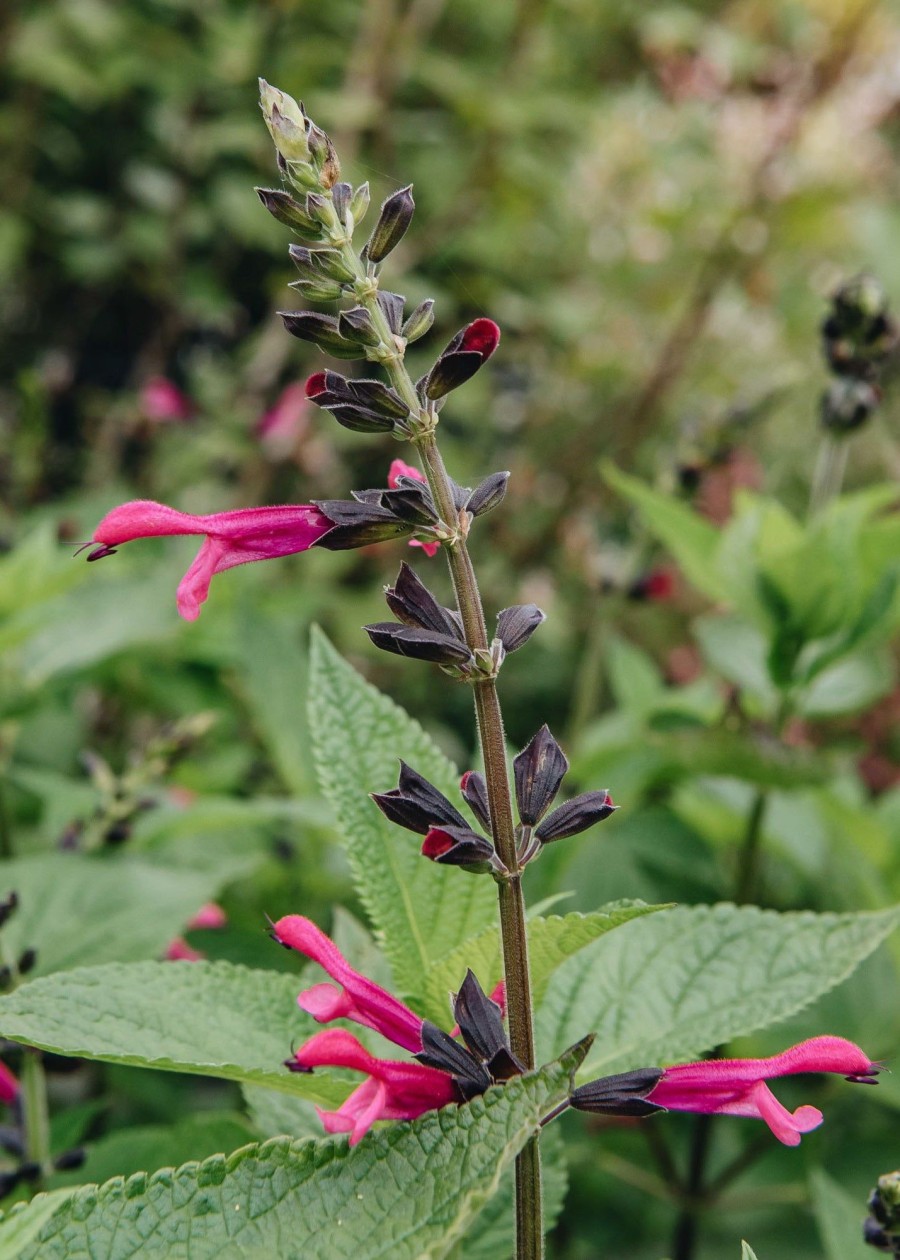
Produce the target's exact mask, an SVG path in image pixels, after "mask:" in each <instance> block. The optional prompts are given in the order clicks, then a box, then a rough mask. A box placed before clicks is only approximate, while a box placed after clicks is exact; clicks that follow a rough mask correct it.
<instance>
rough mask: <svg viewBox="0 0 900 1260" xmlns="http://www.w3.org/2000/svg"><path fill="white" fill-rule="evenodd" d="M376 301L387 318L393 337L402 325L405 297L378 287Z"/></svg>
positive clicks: (398, 333) (397, 334) (397, 333)
mask: <svg viewBox="0 0 900 1260" xmlns="http://www.w3.org/2000/svg"><path fill="white" fill-rule="evenodd" d="M376 301H377V302H378V305H379V306H380V307H381V311H382V314H383V315H384V318H385V319H386V320H387V323H388V328H390V330H391V332H392V333H393V334H394V336H395V337H397V336H399V335H400V329H401V327H402V326H403V307H404V306H405V305H406V298H405V297H402V296H401V295H400V294H399V293H391V291H390V290H389V289H379V290H378V296H377V298H376Z"/></svg>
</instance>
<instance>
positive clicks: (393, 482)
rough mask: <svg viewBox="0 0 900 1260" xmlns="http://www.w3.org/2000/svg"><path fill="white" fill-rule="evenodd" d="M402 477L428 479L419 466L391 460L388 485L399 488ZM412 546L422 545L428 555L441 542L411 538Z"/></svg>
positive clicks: (416, 479)
mask: <svg viewBox="0 0 900 1260" xmlns="http://www.w3.org/2000/svg"><path fill="white" fill-rule="evenodd" d="M400 477H412V479H413V481H427V478H426V477H425V475H424V473H421V472H419V470H418V468H414V467H413V465H412V464H405V463H404V462H403V460H402V459H395V460H392V461H391V467H390V470H389V472H388V485H389V486H390V488H391V489H392V490H396V489H397V482H398V480H399V479H400ZM409 545H410V547H421V548H422V550H423V551H424V552H425V554H426V556H433V555H435V553H436V552H437V551H438V550H439V548H440V545H441V544H440V543H436V542H434V543H429V542H419V540H418V538H411V539H410V540H409Z"/></svg>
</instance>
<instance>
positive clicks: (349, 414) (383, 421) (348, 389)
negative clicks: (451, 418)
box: [306, 372, 409, 433]
mask: <svg viewBox="0 0 900 1260" xmlns="http://www.w3.org/2000/svg"><path fill="white" fill-rule="evenodd" d="M306 396H307V398H309V399H310V400H311V401H312V402H314V403H315V404H316V406H317V407H321V408H323V410H325V411H330V412H331V413H332V415H333V416H334V418H335V420H337V422H338V424H342V425H343V426H344V428H345V429H352V430H354V432H357V433H390V432H392V431H393V430H394V429H395V428H399V429H402V428H403V424H404V422H405V420H406V419H407V417H408V416H409V408H408V407H407V406H406V404H405V403H404V402H403V400H402V399H401V398H400V395H399V394H397V393H396V392H395V391H394V390H393V389H391V388H390V386H388V385H383V384H382V382H381V381H376V380H367V379H363V380H358V381H351V380H348V379H347V377H346V376H341V374H340V373H339V372H315V373H314V374H313V375H312V376H311V377H310V378H309V379H308V380H307V382H306Z"/></svg>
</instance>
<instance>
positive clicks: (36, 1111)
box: [22, 1050, 50, 1167]
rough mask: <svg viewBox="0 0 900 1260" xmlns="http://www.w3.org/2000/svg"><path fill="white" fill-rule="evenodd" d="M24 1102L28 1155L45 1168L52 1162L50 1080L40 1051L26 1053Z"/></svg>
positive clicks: (31, 1159) (24, 1062) (23, 1075)
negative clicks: (48, 1097)
mask: <svg viewBox="0 0 900 1260" xmlns="http://www.w3.org/2000/svg"><path fill="white" fill-rule="evenodd" d="M22 1102H23V1105H24V1111H25V1152H26V1155H27V1157H28V1159H29V1161H31V1162H33V1163H35V1164H40V1165H41V1166H42V1167H43V1166H44V1165H45V1164H46V1163H47V1161H48V1160H49V1158H50V1117H49V1113H48V1110H47V1077H46V1075H45V1073H44V1060H43V1058H42V1055H41V1052H40V1050H27V1051H26V1052H25V1059H24V1061H23V1064H22Z"/></svg>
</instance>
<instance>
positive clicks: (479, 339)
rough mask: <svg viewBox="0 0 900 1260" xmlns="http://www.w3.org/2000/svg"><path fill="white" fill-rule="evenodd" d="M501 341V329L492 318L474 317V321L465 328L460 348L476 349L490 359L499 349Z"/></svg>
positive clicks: (476, 351)
mask: <svg viewBox="0 0 900 1260" xmlns="http://www.w3.org/2000/svg"><path fill="white" fill-rule="evenodd" d="M499 341H500V329H499V327H498V325H497V324H495V323H494V321H493V320H492V319H473V320H472V323H471V324H469V326H468V327H467V328H465V329H463V335H462V341H461V342H460V344H459V347H458V348H459V349H460V350H466V351H474V352H475V353H476V354H480V355H481V356H482V358H485V359H489V358H490V357H491V355H492V354H493V353H494V351H495V350H496V349H497V346H498V344H499Z"/></svg>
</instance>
